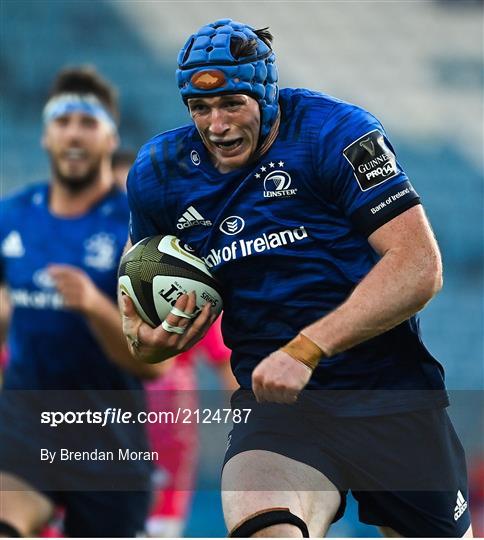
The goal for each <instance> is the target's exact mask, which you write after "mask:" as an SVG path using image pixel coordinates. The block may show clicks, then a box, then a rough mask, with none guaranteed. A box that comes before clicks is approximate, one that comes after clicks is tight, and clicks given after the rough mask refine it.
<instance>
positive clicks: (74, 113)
mask: <svg viewBox="0 0 484 540" xmlns="http://www.w3.org/2000/svg"><path fill="white" fill-rule="evenodd" d="M43 120H44V133H43V137H42V145H43V147H44V148H45V150H46V151H47V152H48V154H49V157H50V163H51V177H50V181H49V182H48V183H42V184H37V185H34V186H30V187H28V188H26V189H24V190H23V191H22V192H20V193H18V194H16V195H13V196H11V197H8V198H7V199H5V200H3V201H1V208H0V213H1V216H2V221H1V225H0V262H1V270H2V283H3V292H2V294H5V290H8V296H9V299H10V303H11V306H12V317H11V321H10V329H9V340H8V343H9V356H10V358H9V362H8V366H7V369H6V372H5V375H4V390H5V392H2V393H1V394H0V471H1V472H0V474H1V477H2V482H1V487H2V492H1V494H0V497H1V503H0V536H2V535H3V536H36V535H37V534H39V531H40V530H41V528H42V527H43V526H44V525H45V524H46V523H47V522H48V520H49V519H50V517H51V516H52V514H53V511H54V507H55V506H56V505H59V506H62V507H64V509H65V524H64V532H65V534H66V535H68V536H86V537H89V536H120V537H122V536H134V535H135V534H137V533H142V532H143V529H144V520H145V517H146V514H147V511H148V506H149V501H150V493H149V478H150V473H151V465H150V464H149V463H146V462H141V461H128V462H126V463H123V469H122V470H123V475H124V474H125V475H126V478H131V479H134V480H136V485H143V486H146V490H136V491H133V492H129V491H122V489H123V488H122V484H123V483H122V482H118V481H117V480H118V479H115V478H112V479H110V478H109V477H108V478H106V479H105V480H104V482H105V483H104V484H103V485H106V486H109V487H110V486H111V485H116V486H120V487H118V489H112V491H106V492H105V491H100V490H97V491H96V490H95V488H94V486H95V485H96V484H95V482H96V480H99V479H100V478H103V474H105V472H104V471H105V468H106V466H105V465H104V464H103V463H97V462H90V461H80V462H76V463H73V464H72V472H73V474H74V473H75V474H77V475H79V477H82V478H85V479H88V480H89V478H92V479H93V483H92V485H93V490H92V491H86V490H84V491H77V490H76V487H75V481H73V483H74V485H73V486H70V490H66V491H57V492H56V491H51V490H48V491H47V490H46V489H48V481H46V480H45V479H43V478H42V477H41V476H40V474H41V473H40V465H41V464H40V460H39V453H40V449H41V448H49V446H50V445H51V444H52V441H51V440H49V439H48V438H44V439H41V438H40V436H39V437H38V436H37V435H38V433H37V431H38V430H39V416H40V412H41V411H40V410H33V411H30V410H27V411H24V410H21V407H20V405H19V402H20V400H16V399H15V398H16V396H20V395H22V392H21V390H45V393H44V394H43V395H45V396H46V398H47V397H49V396H55V395H56V391H62V390H82V391H84V394H83V395H85V396H88V399H92V401H91V402H90V403H91V406H92V407H93V409H95V410H101V411H102V410H104V409H106V408H107V407H109V406H110V401H104V400H107V398H105V397H104V395H105V393H103V392H98V391H99V390H117V391H121V390H123V391H128V390H129V391H135V392H133V393H132V394H131V393H130V394H129V395H130V396H131V395H134V396H142V392H140V391H141V390H142V383H141V379H144V378H154V377H156V376H158V375H159V374H160V373H161V370H160V368H159V367H157V366H149V365H146V364H143V363H142V362H140V361H138V360H136V359H133V357H132V356H131V355H130V354H129V352H128V350H127V348H126V344H125V340H124V337H123V334H122V331H121V325H120V319H119V312H118V310H117V308H116V305H115V297H116V272H117V265H118V261H119V257H120V254H121V251H122V246H123V245H124V243H125V240H126V223H127V221H128V208H127V201H126V196H125V194H124V192H122V191H121V190H120V189H119V188H118V187H117V186H115V185H114V182H113V176H112V172H111V155H112V153H113V152H114V150H115V149H116V147H117V145H118V135H117V121H118V108H117V97H116V92H115V89H114V88H113V87H112V86H111V85H110V83H109V82H107V81H106V80H104V79H103V78H102V77H101V76H100V75H99V74H98V73H97V72H96V71H95V70H94V69H92V68H89V67H79V68H72V69H65V70H63V71H61V72H60V73H59V74H58V75H57V77H56V78H55V80H54V82H53V86H52V89H51V92H50V95H49V98H48V101H47V103H46V105H45V108H44V111H43ZM2 311H3V310H2ZM7 322H8V321H7V317H5V316H4V317H2V336H3V335H5V327H6V324H7ZM93 390H95V391H96V392H92V391H93ZM9 391H10V392H9ZM9 396H10V397H9ZM12 396H13V397H12ZM132 399H133V403H134V405H135V407H136V408H137V409H138V410H139V409H140V408H142V407H143V405H144V402H143V400H142V398H139V397H133V398H132ZM40 401H42V399H41V400H40ZM111 426H112V427H108V428H107V430H105V433H103V439H102V440H103V444H106V443H108V444H109V445H110V446H111V447H112V448H115V449H116V448H117V447H120V448H123V447H127V448H130V449H132V450H143V449H146V440H145V433H144V428H143V426H140V425H138V424H134V425H132V424H130V425H119V424H112V425H111ZM44 433H45V432H44ZM53 434H54V433H53ZM95 437H96V432H94V436H93V438H95ZM69 442H70V441H64V444H65V443H67V444H66V446H67V445H68V443H69ZM93 444H97V441H96V440H94V441H93ZM99 444H101V443H99ZM73 449H74V450H75V449H76V448H73ZM22 462H23V463H24V465H23V466H22ZM25 464H28V465H25ZM51 467H52V471H53V472H52V474H53V475H56V474H61V473H56V464H53V465H51ZM38 469H39V470H38Z"/></svg>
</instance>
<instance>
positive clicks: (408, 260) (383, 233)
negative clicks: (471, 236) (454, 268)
mask: <svg viewBox="0 0 484 540" xmlns="http://www.w3.org/2000/svg"><path fill="white" fill-rule="evenodd" d="M368 241H369V242H370V245H371V246H372V247H373V249H374V250H375V251H376V252H377V253H378V254H379V255H380V256H381V257H385V255H387V254H392V255H395V258H394V260H395V264H396V266H398V268H396V270H398V272H404V273H405V274H406V275H407V277H409V276H414V285H415V290H420V289H422V290H423V292H424V293H425V291H428V295H429V297H431V296H433V295H434V294H435V293H436V292H437V291H438V290H439V289H440V288H441V286H442V260H441V256H440V251H439V247H438V245H437V241H436V240H435V237H434V234H433V232H432V229H431V227H430V224H429V222H428V220H427V217H426V216H425V212H424V210H423V208H422V206H421V205H418V206H414V207H413V208H410V209H408V210H406V211H405V212H403V213H401V214H400V215H398V216H397V217H395V218H394V219H392V220H390V221H388V222H386V223H385V224H384V225H382V226H381V227H379V228H378V229H377V230H376V231H374V232H373V233H372V234H371V235H370V236H369V238H368Z"/></svg>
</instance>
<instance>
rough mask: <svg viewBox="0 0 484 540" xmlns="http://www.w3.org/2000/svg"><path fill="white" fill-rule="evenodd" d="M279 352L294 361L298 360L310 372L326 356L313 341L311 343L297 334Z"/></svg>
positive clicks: (302, 335) (303, 336)
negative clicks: (282, 352)
mask: <svg viewBox="0 0 484 540" xmlns="http://www.w3.org/2000/svg"><path fill="white" fill-rule="evenodd" d="M280 350H281V351H284V352H285V353H287V354H288V355H289V356H292V357H293V358H294V359H295V360H299V362H302V363H303V364H304V365H305V366H308V368H310V369H311V370H314V369H315V368H316V366H317V365H318V364H319V361H320V360H321V358H326V357H327V356H328V355H327V354H326V353H325V352H324V351H323V350H322V349H321V348H320V347H318V345H316V343H314V341H311V340H310V339H309V338H308V337H306V336H305V335H304V334H298V335H297V336H296V337H295V338H294V339H292V340H291V341H289V343H286V344H285V345H284V347H281V349H280Z"/></svg>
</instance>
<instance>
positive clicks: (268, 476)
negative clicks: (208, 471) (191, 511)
mask: <svg viewBox="0 0 484 540" xmlns="http://www.w3.org/2000/svg"><path fill="white" fill-rule="evenodd" d="M340 502H341V497H340V494H339V492H338V490H337V488H336V487H335V486H334V484H332V483H331V482H330V481H329V480H328V479H327V478H326V476H324V475H323V474H322V473H321V472H320V471H318V470H316V469H314V468H313V467H310V466H309V465H306V464H304V463H301V462H299V461H296V460H294V459H291V458H288V457H286V456H283V455H281V454H277V453H275V452H269V451H266V450H249V451H245V452H241V453H240V454H237V455H235V456H233V457H232V458H230V460H229V461H228V462H227V463H226V464H225V467H224V470H223V473H222V505H223V510H224V517H225V522H226V525H227V529H228V530H229V531H230V530H232V529H233V528H234V527H235V526H236V525H238V524H239V523H241V522H242V521H243V520H244V519H246V518H247V517H249V516H250V515H252V514H255V513H256V512H260V511H262V510H266V509H270V508H281V507H282V508H288V509H289V511H290V512H291V513H293V514H295V515H296V516H298V517H299V518H301V519H302V520H303V521H304V522H305V523H306V525H307V527H308V529H309V534H310V536H322V535H324V534H325V533H326V531H327V529H328V528H329V525H330V524H331V522H332V520H333V517H334V516H335V514H336V512H337V511H338V508H339V505H340Z"/></svg>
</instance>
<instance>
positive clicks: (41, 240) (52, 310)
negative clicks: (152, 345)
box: [0, 184, 141, 390]
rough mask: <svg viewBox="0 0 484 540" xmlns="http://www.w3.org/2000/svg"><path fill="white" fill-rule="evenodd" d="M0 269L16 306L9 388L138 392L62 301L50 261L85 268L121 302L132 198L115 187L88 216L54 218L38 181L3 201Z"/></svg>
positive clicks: (7, 378)
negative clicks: (120, 277) (119, 294)
mask: <svg viewBox="0 0 484 540" xmlns="http://www.w3.org/2000/svg"><path fill="white" fill-rule="evenodd" d="M0 215H1V216H2V219H1V222H0V269H1V278H2V281H3V282H4V283H5V284H6V285H7V286H8V289H9V295H10V298H11V302H12V306H13V308H14V310H13V315H12V320H11V324H10V330H9V356H10V358H9V364H8V368H7V371H6V373H5V381H4V388H6V389H22V390H28V389H39V388H44V389H58V390H66V389H77V390H80V389H111V390H115V389H138V388H141V384H140V382H139V381H138V379H137V378H135V377H133V376H131V375H129V374H128V373H126V372H125V371H124V370H122V369H121V368H118V367H117V366H116V365H115V364H114V363H113V362H112V361H110V360H109V359H108V358H106V355H105V354H104V352H103V351H102V349H101V347H100V346H99V344H98V342H97V340H96V339H95V337H94V336H93V334H92V332H91V331H90V329H89V327H88V324H87V322H86V320H85V318H84V317H83V316H82V315H80V314H78V313H76V312H74V311H72V310H68V309H64V308H63V306H62V297H61V296H60V294H59V293H58V292H57V290H56V289H55V287H54V283H53V281H52V280H51V278H50V276H49V274H48V273H47V267H48V265H49V264H54V263H57V264H69V265H73V266H77V267H79V268H80V269H82V270H83V271H84V272H86V273H87V274H88V275H89V277H90V278H91V279H92V280H93V282H94V283H95V285H96V286H97V287H98V288H99V289H100V290H101V291H103V292H104V293H105V294H106V295H108V296H109V297H110V298H111V299H112V300H113V301H116V287H117V275H116V273H117V265H118V262H119V259H120V256H121V253H122V250H123V247H124V244H125V243H126V236H127V223H128V221H129V210H128V205H127V200H126V196H125V195H124V193H122V192H121V191H117V190H116V191H113V192H111V193H110V194H109V195H108V196H106V197H105V198H104V199H103V200H102V201H100V202H99V203H98V204H97V205H96V206H95V207H93V208H92V209H91V210H90V211H89V212H87V213H86V214H84V215H82V216H80V217H76V218H62V217H57V216H54V215H52V214H51V213H50V211H49V208H48V186H47V185H43V184H42V185H36V186H34V187H28V188H27V189H25V190H23V191H22V192H20V193H18V194H16V195H14V196H11V197H9V198H7V199H4V200H3V201H1V202H0Z"/></svg>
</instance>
